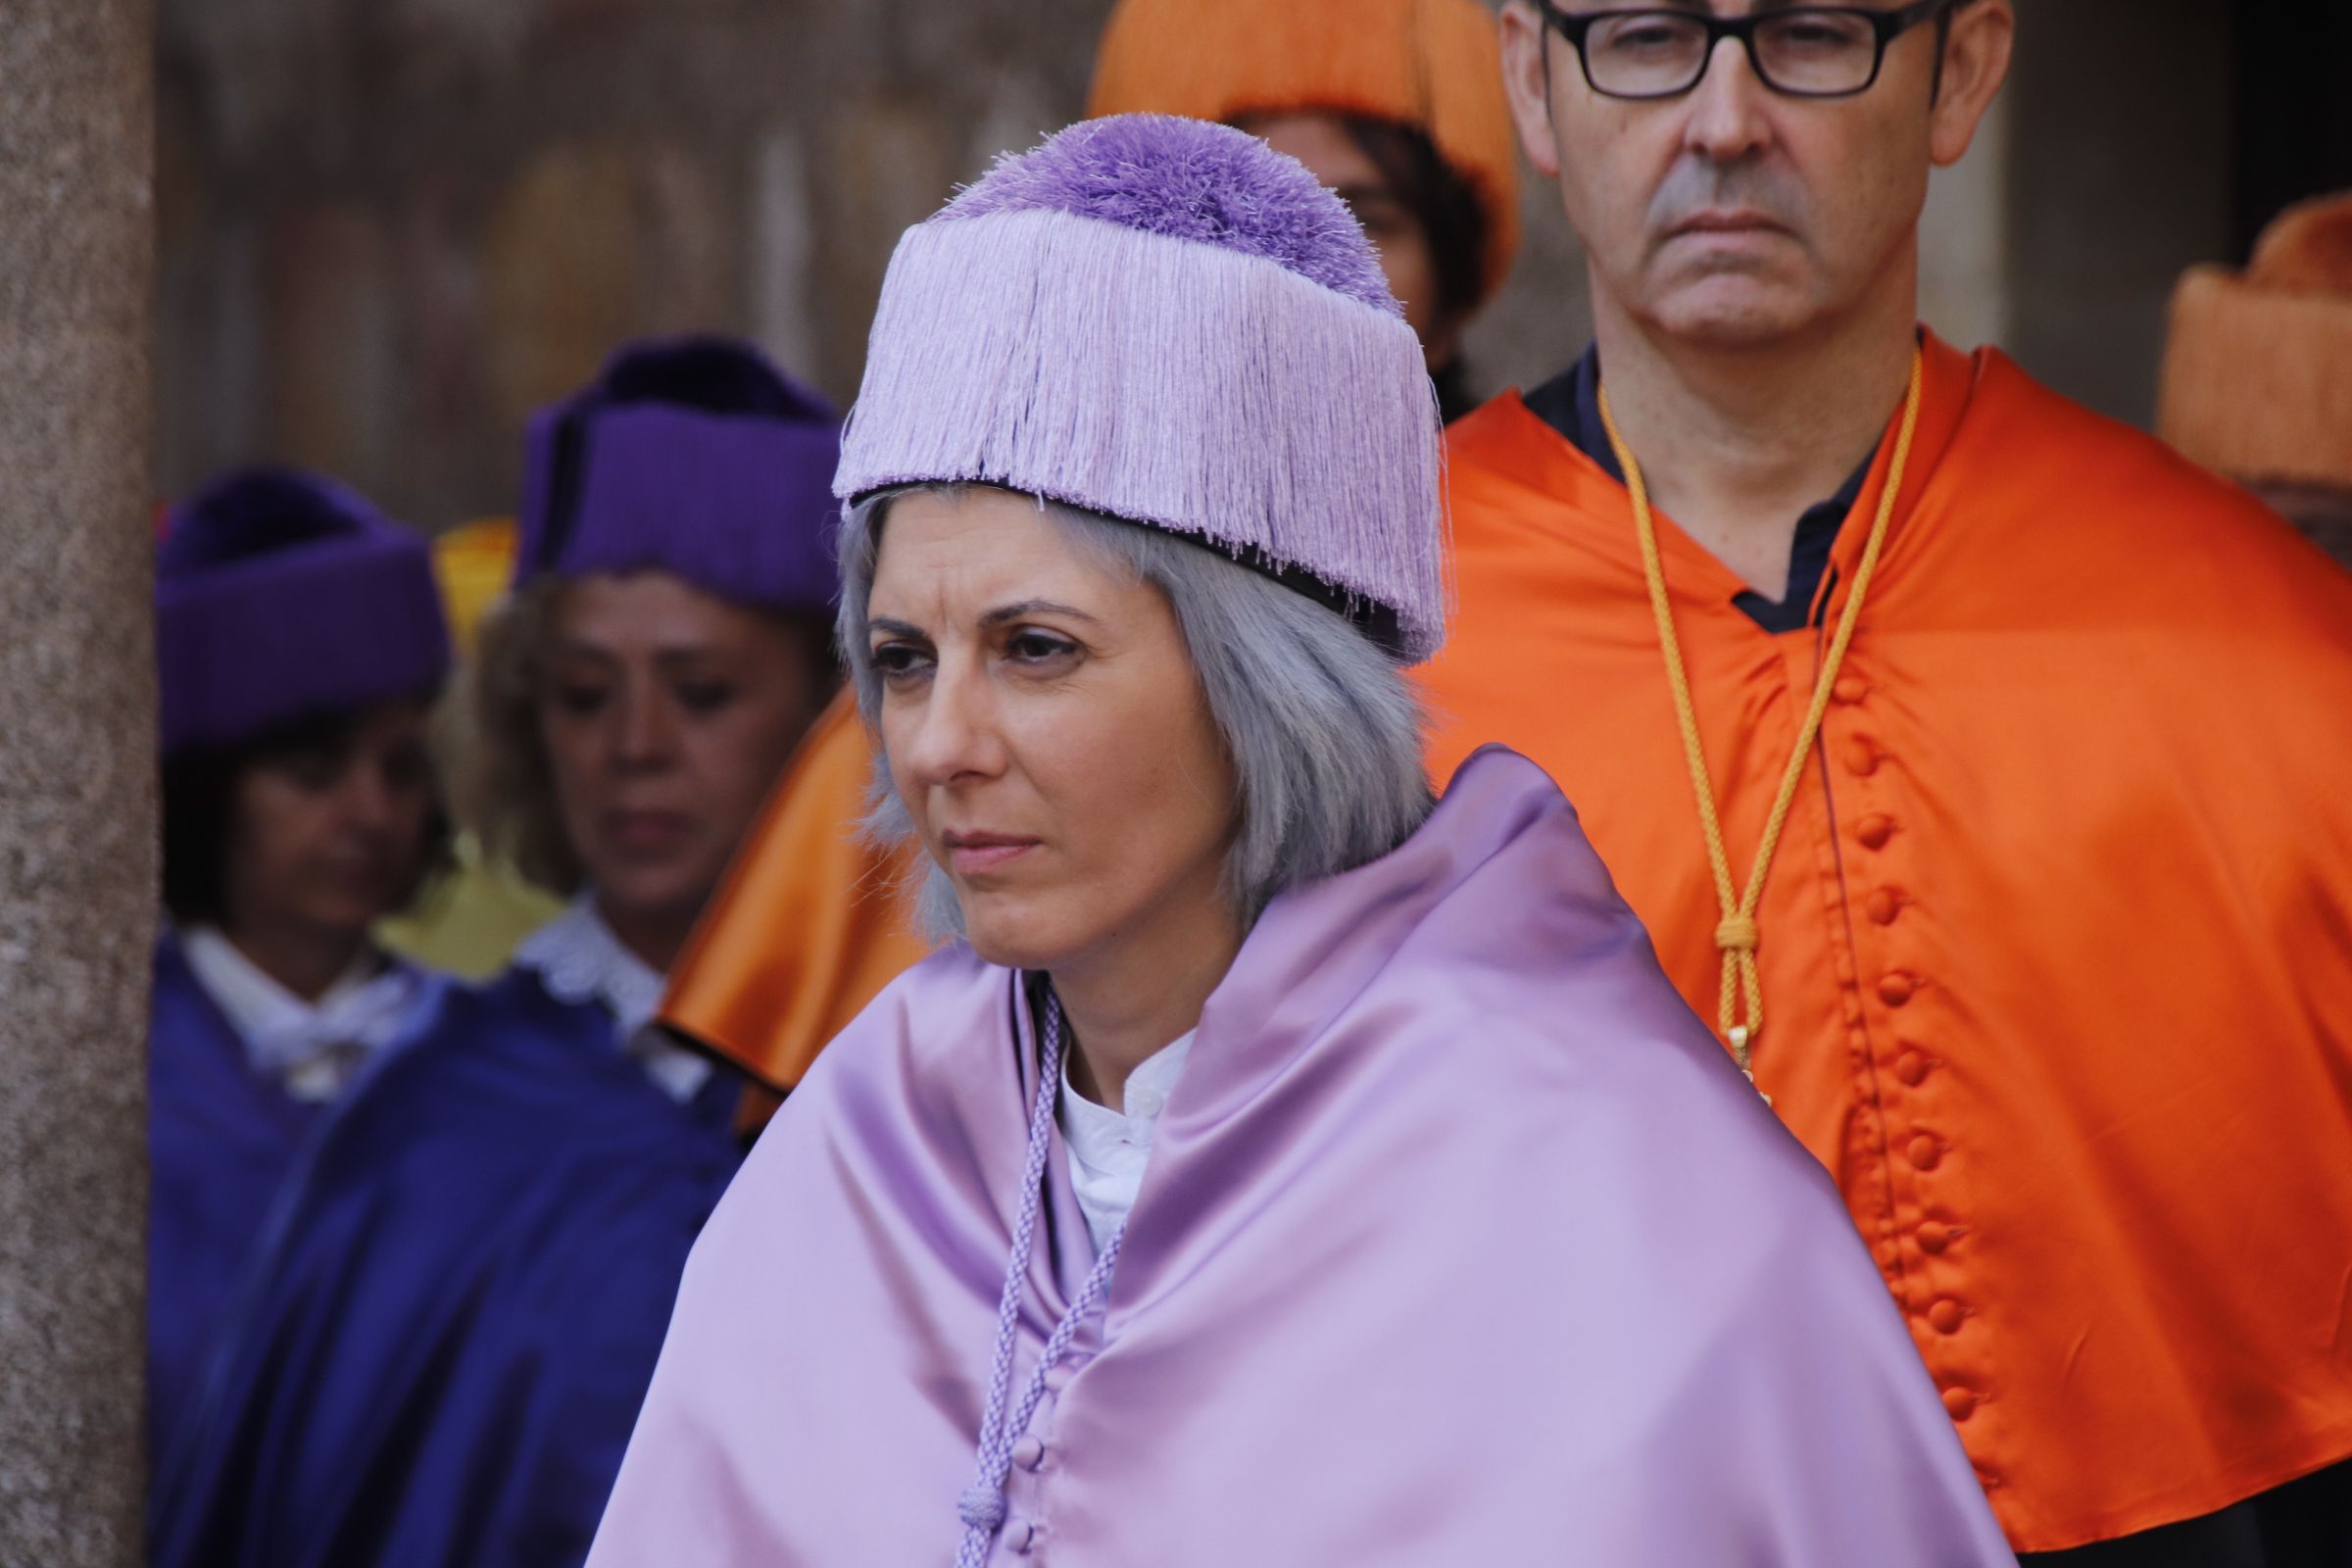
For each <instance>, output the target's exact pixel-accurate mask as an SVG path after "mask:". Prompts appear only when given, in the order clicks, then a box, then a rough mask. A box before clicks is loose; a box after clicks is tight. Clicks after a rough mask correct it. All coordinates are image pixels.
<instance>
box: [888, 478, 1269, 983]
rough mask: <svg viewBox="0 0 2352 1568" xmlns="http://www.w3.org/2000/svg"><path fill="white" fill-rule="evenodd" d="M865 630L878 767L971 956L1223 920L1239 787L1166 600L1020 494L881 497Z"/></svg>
mask: <svg viewBox="0 0 2352 1568" xmlns="http://www.w3.org/2000/svg"><path fill="white" fill-rule="evenodd" d="M867 618H868V621H869V634H868V647H869V653H870V656H871V658H872V660H873V662H874V664H875V666H876V668H877V669H878V670H879V671H880V673H881V678H882V739H883V743H884V745H885V747H886V748H887V750H888V753H889V758H890V776H891V783H892V785H893V786H894V787H895V788H896V790H897V791H898V794H899V797H900V799H901V800H903V801H904V802H905V803H906V806H907V811H908V813H909V814H910V815H911V816H912V817H913V820H914V825H915V829H916V831H917V832H918V833H919V834H920V835H921V837H922V841H923V846H924V848H925V849H927V850H928V851H929V852H930V854H931V857H932V858H933V859H934V860H936V861H937V862H938V863H939V864H940V865H941V866H942V867H943V868H944V869H945V870H946V871H947V873H948V876H949V877H950V879H951V880H952V881H953V882H954V884H955V888H956V898H957V899H958V901H959V902H960V904H961V907H962V910H963V918H964V925H965V931H966V934H967V936H968V937H969V938H970V940H971V944H972V946H973V948H974V949H975V950H976V951H977V952H978V953H979V954H980V956H982V957H984V958H986V959H988V960H989V961H991V962H994V963H1001V964H1006V965H1010V966H1014V967H1019V968H1028V969H1061V968H1066V967H1070V966H1074V965H1080V964H1084V963H1086V962H1089V961H1091V960H1092V959H1095V958H1098V957H1103V956H1108V954H1109V953H1110V952H1112V951H1114V950H1116V951H1133V950H1130V949H1129V948H1128V947H1127V945H1128V944H1130V943H1134V942H1139V941H1140V942H1143V943H1146V944H1149V943H1151V942H1152V941H1154V940H1158V939H1168V940H1175V941H1184V940H1186V939H1187V936H1188V934H1189V933H1192V932H1196V931H1213V930H1221V929H1223V928H1225V927H1226V926H1228V925H1229V924H1230V920H1231V916H1230V915H1229V913H1228V912H1227V909H1226V904H1225V901H1224V899H1223V897H1222V895H1221V893H1220V889H1219V876H1220V873H1221V871H1222V869H1223V864H1224V858H1225V852H1226V850H1227V848H1228V847H1229V845H1230V844H1231V842H1232V838H1233V832H1234V827H1235V823H1236V819H1237V814H1238V794H1237V788H1236V781H1235V777H1234V773H1233V769H1232V766H1231V764H1230V763H1229V762H1228V761H1227V760H1226V757H1225V752H1224V748H1223V746H1222V745H1221V744H1220V742H1219V740H1218V736H1217V731H1216V726H1215V724H1214V722H1213V720H1212V719H1211V717H1210V715H1209V712H1208V707H1207V703H1206V701H1205V699H1204V698H1203V696H1202V694H1201V686H1200V681H1199V679H1198V677H1197V676H1196V675H1195V673H1194V670H1193V663H1192V659H1191V657H1190V655H1189V654H1188V653H1187V651H1186V649H1185V645H1184V638H1183V635H1182V633H1181V631H1180V630H1179V628H1178V626H1177V624H1176V616H1175V613H1174V612H1173V611H1172V610H1171V609H1170V608H1169V606H1168V602H1167V600H1166V598H1165V597H1164V596H1163V595H1162V594H1161V593H1160V591H1159V590H1158V589H1157V588H1154V587H1152V586H1151V585H1150V584H1148V583H1141V582H1136V581H1133V580H1130V578H1129V577H1128V576H1127V575H1126V574H1125V573H1123V572H1121V571H1120V570H1118V569H1117V568H1115V567H1111V566H1107V565H1105V564H1103V563H1101V562H1098V561H1097V560H1096V559H1094V557H1093V555H1092V554H1091V553H1089V552H1087V551H1086V550H1084V548H1083V547H1081V546H1080V545H1078V544H1077V543H1076V542H1075V541H1073V540H1071V539H1070V538H1068V537H1067V536H1066V535H1065V534H1064V532H1063V531H1062V529H1061V528H1060V527H1059V526H1058V525H1057V524H1055V523H1054V520H1053V519H1052V518H1051V517H1048V516H1047V515H1045V514H1044V513H1042V512H1041V511H1040V510H1039V508H1038V504H1037V502H1036V501H1035V500H1034V499H1032V498H1031V497H1028V496H1022V495H1014V494H1010V493H1008V492H1006V491H1003V490H993V489H986V488H981V487H976V486H975V487H972V488H970V489H966V490H964V491H962V492H960V493H957V494H954V495H934V494H919V493H918V494H914V495H909V496H907V497H906V498H905V499H903V500H900V501H898V502H896V503H894V504H893V505H892V506H891V508H890V511H889V515H888V521H887V523H886V525H885V526H884V527H883V530H882V536H881V540H880V556H879V558H878V560H877V562H876V565H875V571H874V584H873V593H872V597H871V598H870V600H869V601H868V605H867Z"/></svg>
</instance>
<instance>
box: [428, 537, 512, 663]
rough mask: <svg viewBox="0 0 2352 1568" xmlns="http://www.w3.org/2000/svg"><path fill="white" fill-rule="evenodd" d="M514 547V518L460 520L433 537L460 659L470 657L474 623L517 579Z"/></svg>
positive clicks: (437, 573) (437, 570)
mask: <svg viewBox="0 0 2352 1568" xmlns="http://www.w3.org/2000/svg"><path fill="white" fill-rule="evenodd" d="M433 576H434V577H435V578H436V579H437V580H438V581H439V583H440V585H441V608H442V611H443V613H445V614H447V615H448V617H449V635H450V638H451V640H452V641H453V642H455V643H456V644H457V648H458V657H459V658H460V659H466V658H469V657H471V655H472V653H473V630H474V627H476V626H478V625H479V624H481V619H482V615H483V613H485V612H487V611H488V610H489V608H490V607H491V606H492V605H494V604H496V603H497V602H498V600H499V596H500V595H502V594H504V593H505V592H506V591H507V584H508V583H509V582H511V581H513V579H514V576H515V521H514V519H513V518H511V517H484V518H482V519H480V520H479V521H476V522H468V523H462V524H460V525H459V526H458V527H455V528H452V529H450V530H449V531H448V532H446V533H443V534H441V535H439V536H437V537H436V538H435V539H434V540H433Z"/></svg>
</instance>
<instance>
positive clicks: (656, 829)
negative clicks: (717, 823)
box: [603, 811, 693, 855]
mask: <svg viewBox="0 0 2352 1568" xmlns="http://www.w3.org/2000/svg"><path fill="white" fill-rule="evenodd" d="M603 827H604V830H605V838H606V840H607V842H609V843H610V844H612V845H613V848H615V849H617V850H621V851H624V852H626V853H629V854H634V855H658V854H662V853H663V852H665V851H668V850H671V849H674V848H676V847H677V846H678V845H679V844H681V843H683V842H684V841H685V838H686V836H687V834H688V832H689V831H690V830H691V828H692V827H693V823H692V822H691V821H690V820H689V819H688V818H687V817H685V816H684V815H682V814H680V813H679V812H676V811H607V812H606V813H605V815H604V820H603Z"/></svg>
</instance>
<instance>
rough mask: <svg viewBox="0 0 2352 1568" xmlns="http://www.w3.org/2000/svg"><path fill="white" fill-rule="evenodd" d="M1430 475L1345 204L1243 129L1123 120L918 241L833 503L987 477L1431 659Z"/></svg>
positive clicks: (1431, 417) (1439, 557) (1425, 385)
mask: <svg viewBox="0 0 2352 1568" xmlns="http://www.w3.org/2000/svg"><path fill="white" fill-rule="evenodd" d="M1439 466H1440V422H1439V418H1438V412H1437V402H1436V399H1435V396H1434V394H1433V393H1432V391H1431V388H1430V382H1429V374H1428V371H1427V369H1426V368H1425V366H1424V364H1423V360H1422V354H1421V345H1420V342H1419V340H1418V339H1417V338H1416V337H1415V336H1414V334H1413V329H1412V328H1411V327H1410V326H1409V325H1407V324H1406V322H1405V320H1404V315H1403V312H1402V310H1401V309H1400V308H1399V307H1398V306H1397V301H1396V299H1395V298H1394V297H1393V296H1391V294H1390V293H1389V289H1388V284H1387V282H1386V280H1385V279H1384V277H1383V275H1382V272H1381V269H1380V258H1379V256H1378V254H1377V253H1376V252H1375V251H1374V250H1373V248H1372V243H1371V241H1370V240H1368V239H1366V238H1365V236H1364V231H1363V229H1362V228H1361V227H1360V226H1358V225H1357V223H1356V221H1355V219H1354V217H1353V216H1352V215H1351V214H1350V213H1349V212H1348V208H1347V205H1346V204H1345V203H1344V202H1342V201H1341V200H1340V199H1339V198H1338V197H1337V196H1335V195H1333V194H1332V193H1331V192H1330V191H1328V190H1326V189H1324V188H1323V186H1322V185H1321V184H1320V183H1319V182H1318V181H1317V180H1316V179H1315V176H1314V175H1313V174H1312V173H1310V172H1308V171H1307V170H1306V168H1305V167H1304V166H1303V165H1301V164H1299V162H1298V161H1297V160H1296V159H1292V158H1288V157H1285V156H1283V155H1282V154H1280V153H1277V152H1275V151H1274V150H1273V149H1272V148H1270V147H1268V146H1267V145H1266V144H1265V143H1264V142H1262V141H1260V140H1258V139H1257V138H1256V137H1254V136H1250V135H1246V134H1244V133H1243V132H1241V131H1239V130H1235V129H1233V128H1232V127H1230V126H1226V125H1214V124H1209V123H1205V122H1202V121H1198V120H1182V119H1178V118H1175V117H1173V116H1167V115H1117V116H1112V117H1110V118H1108V119H1104V120H1094V121H1087V122H1084V123H1079V124H1076V125H1072V126H1070V127H1069V128H1068V129H1066V130H1063V131H1060V132H1057V133H1056V134H1054V135H1053V136H1051V137H1049V138H1047V140H1046V141H1045V142H1044V143H1043V144H1041V145H1040V146H1038V147H1036V148H1035V149H1033V150H1031V151H1029V152H1026V153H1023V154H1021V155H1019V156H1018V157H1013V158H1007V159H1005V160H1003V161H1002V162H1000V163H999V164H998V165H997V167H996V168H995V169H994V170H992V171H991V172H989V173H988V174H987V175H986V176H985V177H983V178H982V179H981V180H980V181H979V182H978V183H976V184H974V185H972V186H971V187H970V188H969V189H967V190H965V191H963V192H962V193H961V194H960V195H958V196H956V199H955V200H953V201H951V202H950V203H949V204H948V205H947V206H946V207H945V208H943V209H942V210H941V211H940V212H938V213H937V214H935V215H933V216H932V217H931V218H930V219H928V220H927V221H923V222H921V223H918V224H916V225H915V226H914V227H912V228H910V229H908V230H907V233H906V235H905V237H904V238H902V239H901V240H900V242H899V248H898V251H897V253H896V254H895V255H894V256H893V257H892V258H891V263H890V272H889V275H888V277H887V278H886V279H885V280H884V282H883V285H882V302H881V306H880V308H879V310H878V311H877V312H876V314H875V318H874V326H873V333H872V336H871V338H870V340H869V342H868V345H867V350H866V362H865V381H864V384H863V386H862V387H860V388H859V390H858V404H857V407H856V409H855V410H854V411H853V412H852V415H851V419H850V427H849V433H848V436H847V437H846V439H845V441H844V443H843V449H842V462H841V471H840V473H839V474H838V475H837V476H836V477H835V479H834V485H833V490H834V494H835V495H837V496H840V497H842V498H843V499H845V500H849V499H855V498H857V497H858V496H863V495H868V494H871V493H873V492H874V491H877V490H881V489H885V488H888V487H890V486H894V485H902V484H923V483H941V482H956V481H974V482H979V483H985V484H996V485H1002V486H1004V487H1005V488H1007V489H1011V490H1018V491H1024V492H1028V493H1031V494H1035V495H1041V496H1051V497H1053V498H1054V499H1055V500H1059V501H1065V502H1070V503H1073V504H1075V505H1078V506H1082V507H1086V508H1089V509H1091V510H1093V511H1096V512H1101V513H1106V514H1108V515H1112V516H1116V517H1122V518H1125V519H1127V520H1128V521H1131V522H1137V523H1142V524H1145V525H1148V526H1152V527H1157V528H1162V529H1165V530H1167V531H1169V532H1172V533H1177V534H1181V535H1184V536H1186V537H1188V538H1192V539H1194V540H1196V541H1198V542H1200V543H1201V544H1204V545H1208V546H1210V547H1212V548H1215V549H1218V550H1221V551H1223V552H1225V553H1226V554H1228V555H1230V556H1232V557H1233V558H1234V559H1235V560H1237V561H1242V562H1244V563H1246V564H1250V565H1251V566H1254V567H1256V568H1257V569H1259V570H1262V571H1265V572H1267V573H1269V574H1270V575H1272V576H1273V577H1275V578H1276V580H1278V581H1280V582H1282V583H1283V584H1284V585H1285V586H1288V587H1291V588H1295V589H1297V590H1299V591H1300V592H1302V593H1306V594H1308V595H1310V596H1311V597H1313V598H1315V599H1317V600H1319V601H1321V602H1323V603H1325V604H1328V605H1330V606H1332V607H1333V608H1334V609H1337V610H1339V611H1341V612H1342V613H1346V614H1348V615H1349V616H1350V617H1351V618H1353V619H1354V620H1355V621H1356V623H1357V624H1358V625H1359V626H1360V627H1361V628H1362V629H1363V630H1364V631H1365V632H1366V633H1367V635H1370V636H1372V637H1374V638H1375V639H1376V640H1378V641H1380V642H1381V643H1383V644H1385V645H1386V646H1388V647H1390V648H1392V649H1393V650H1394V651H1395V652H1397V654H1398V655H1399V656H1401V657H1402V658H1404V659H1406V660H1408V661H1419V660H1423V659H1426V658H1428V657H1429V656H1430V655H1431V654H1432V653H1434V652H1435V651H1436V650H1437V648H1438V646H1439V644H1440V643H1441V642H1443V641H1444V638H1445V624H1446V582H1445V512H1444V503H1443V501H1442V500H1441V498H1440V495H1439V482H1438V481H1439Z"/></svg>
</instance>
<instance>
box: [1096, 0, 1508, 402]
mask: <svg viewBox="0 0 2352 1568" xmlns="http://www.w3.org/2000/svg"><path fill="white" fill-rule="evenodd" d="M1087 112H1088V113H1089V114H1090V115H1097V116H1102V115H1120V114H1131V113H1151V114H1163V115H1188V116H1191V117H1192V118H1194V119H1196V120H1220V121H1223V122H1225V123H1228V124H1233V125H1239V126H1240V127H1241V128H1242V129H1244V130H1247V131H1250V133H1251V134H1253V135H1258V136H1263V137H1264V138H1265V139H1266V140H1267V142H1269V143H1270V144H1271V145H1272V146H1273V148H1274V150H1275V151H1276V152H1282V153H1288V154H1290V155H1291V156H1292V157H1293V158H1296V159H1298V160H1299V162H1300V163H1302V164H1304V165H1306V167H1307V168H1308V169H1309V170H1311V171H1313V172H1314V175H1315V177H1316V178H1317V179H1320V180H1321V181H1322V182H1323V183H1324V184H1325V185H1326V186H1328V187H1329V188H1330V189H1332V190H1334V191H1337V192H1338V193H1339V194H1340V196H1341V197H1342V198H1344V199H1345V200H1346V201H1347V203H1348V207H1349V208H1350V209H1351V210H1352V211H1353V212H1354V214H1355V217H1356V221H1358V222H1360V223H1362V224H1363V226H1364V232H1365V233H1366V234H1368V235H1370V236H1371V239H1372V243H1373V246H1374V247H1375V249H1377V250H1378V251H1379V253H1380V263H1381V269H1382V270H1383V271H1384V272H1385V273H1386V274H1387V276H1388V282H1389V291H1390V292H1391V293H1393V294H1395V295H1396V296H1397V300H1398V302H1399V303H1401V304H1402V305H1403V306H1404V315H1405V319H1406V320H1407V321H1409V322H1410V323H1411V324H1412V327H1413V330H1414V331H1415V332H1417V333H1418V334H1419V335H1420V338H1421V348H1422V353H1423V355H1424V357H1425V359H1426V360H1427V362H1428V365H1429V371H1430V374H1431V375H1432V376H1433V377H1434V378H1435V379H1436V381H1437V387H1438V400H1439V407H1440V409H1441V411H1442V412H1443V413H1444V415H1445V417H1446V419H1447V420H1449V421H1450V420H1452V419H1454V418H1457V417H1460V416H1462V415H1464V414H1467V413H1469V412H1470V411H1471V410H1472V409H1473V408H1475V407H1477V406H1478V403H1479V402H1480V401H1481V400H1480V398H1479V397H1478V395H1477V394H1476V392H1475V390H1474V389H1473V387H1472V385H1471V380H1470V374H1469V370H1468V368H1467V367H1466V365H1465V364H1464V361H1463V358H1462V333H1463V331H1464V329H1465V328H1467V327H1468V326H1469V324H1470V322H1471V320H1472V319H1473V318H1475V317H1476V316H1477V315H1478V313H1479V311H1480V310H1481V309H1482V308H1484V307H1485V305H1486V304H1487V302H1488V301H1490V300H1492V299H1493V298H1494V297H1495V292H1496V291H1497V290H1498V289H1500V288H1501V287H1502V284H1503V280H1504V279H1505V278H1506V277H1508V276H1509V275H1510V270H1511V260H1512V258H1513V256H1514V255H1516V254H1517V251H1518V247H1519V180H1518V168H1519V164H1518V153H1517V149H1516V147H1515V145H1514V143H1513V141H1512V132H1511V122H1510V112H1509V109H1508V106H1507V105H1506V104H1505V102H1504V99H1503V93H1502V55H1501V50H1500V47H1499V45H1498V44H1497V42H1496V39H1495V17H1494V14H1493V13H1492V11H1490V10H1489V9H1488V7H1486V6H1484V5H1482V4H1480V3H1479V0H1285V3H1284V4H1281V5H1267V4H1264V3H1263V0H1121V3H1120V4H1119V6H1118V7H1117V8H1116V9H1115V10H1114V11H1113V12H1112V13H1111V18H1110V24H1109V25H1108V27H1107V28H1106V29H1105V30H1104V32H1103V45H1102V49H1101V51H1100V53H1099V54H1098V55H1097V56H1096V61H1095V84H1094V92H1093V95H1092V97H1091V98H1090V100H1089V102H1088V105H1087Z"/></svg>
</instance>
